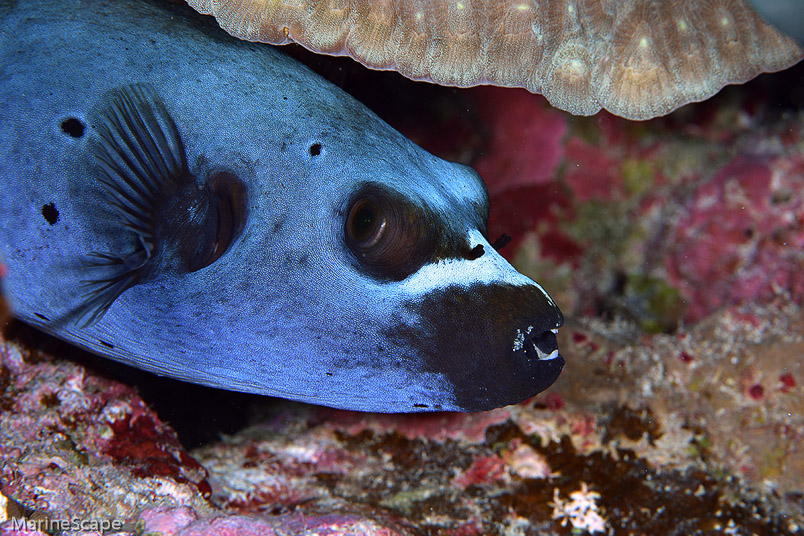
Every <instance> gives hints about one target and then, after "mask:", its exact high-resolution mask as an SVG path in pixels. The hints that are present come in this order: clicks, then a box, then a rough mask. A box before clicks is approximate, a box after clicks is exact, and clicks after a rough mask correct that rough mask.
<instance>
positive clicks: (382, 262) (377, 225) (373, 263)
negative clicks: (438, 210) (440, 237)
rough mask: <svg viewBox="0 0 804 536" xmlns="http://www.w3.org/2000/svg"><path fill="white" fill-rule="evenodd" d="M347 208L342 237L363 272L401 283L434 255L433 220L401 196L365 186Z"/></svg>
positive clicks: (421, 208) (419, 207) (380, 187)
mask: <svg viewBox="0 0 804 536" xmlns="http://www.w3.org/2000/svg"><path fill="white" fill-rule="evenodd" d="M347 207H348V210H346V211H344V212H346V218H345V220H344V222H343V236H344V239H345V242H346V245H347V247H348V249H349V250H350V251H351V254H352V255H353V258H354V259H355V261H356V262H355V267H356V268H358V269H359V270H361V271H363V272H364V273H367V274H369V275H371V276H372V277H374V278H376V279H381V280H392V281H401V280H402V279H405V278H406V277H407V276H408V275H410V274H411V273H413V272H415V271H416V270H417V269H418V268H419V267H421V265H422V264H424V263H425V262H427V261H428V260H430V259H431V258H432V256H433V254H434V253H435V248H436V241H435V238H436V235H435V228H434V225H433V223H434V222H433V218H432V217H430V216H429V212H428V211H427V210H426V209H425V208H423V207H421V206H418V205H417V204H415V203H413V202H412V201H411V200H410V199H408V198H407V197H405V196H404V195H402V194H400V193H398V192H394V191H391V190H389V189H387V188H384V187H382V186H380V185H377V184H373V183H371V184H366V185H364V186H363V187H362V188H361V189H360V190H359V191H358V192H356V193H355V195H354V196H353V197H352V200H351V201H350V202H349V204H348V205H347Z"/></svg>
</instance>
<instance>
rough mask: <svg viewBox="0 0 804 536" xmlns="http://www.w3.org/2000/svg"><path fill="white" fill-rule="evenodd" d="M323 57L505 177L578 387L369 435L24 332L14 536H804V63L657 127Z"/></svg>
mask: <svg viewBox="0 0 804 536" xmlns="http://www.w3.org/2000/svg"><path fill="white" fill-rule="evenodd" d="M301 55H303V56H305V57H306V58H307V59H308V61H310V62H311V63H312V64H313V65H314V67H315V68H316V69H318V70H320V71H322V72H323V73H324V74H325V75H326V76H328V77H330V78H331V79H333V80H334V81H335V82H337V83H339V84H340V85H342V86H344V87H345V88H346V89H347V90H348V91H350V92H352V93H353V94H355V95H356V96H358V98H360V99H361V100H364V102H366V103H367V104H368V105H369V106H371V107H372V108H373V109H375V110H376V111H377V112H378V113H379V114H380V115H381V116H383V117H384V118H386V120H388V121H389V122H391V123H392V124H393V125H394V126H396V127H397V128H399V129H400V130H402V131H403V132H404V133H405V134H406V135H408V136H409V137H411V138H412V139H413V140H414V141H416V142H417V143H420V144H421V145H423V146H425V147H426V148H428V149H429V150H431V151H433V152H434V153H436V154H438V155H440V156H443V157H445V158H448V159H452V160H459V161H462V162H465V163H468V164H471V165H473V166H474V167H475V168H476V169H477V170H478V171H479V172H480V173H481V175H482V176H483V177H484V178H485V179H486V181H487V183H488V187H489V193H490V197H491V202H492V214H491V222H490V226H489V234H490V235H491V238H492V239H494V238H495V237H496V236H497V235H499V234H501V233H507V234H509V235H510V236H511V237H512V241H511V243H510V244H509V245H507V246H506V247H505V248H503V250H502V253H503V254H504V255H505V256H507V257H508V258H509V259H510V260H512V261H513V262H514V263H515V265H516V266H517V267H518V268H519V269H520V270H521V271H522V272H524V273H526V274H528V275H530V276H531V277H533V278H534V279H536V280H538V281H539V282H540V283H542V284H543V285H544V286H545V288H547V289H548V290H549V291H550V293H551V294H552V295H553V297H554V298H555V299H556V301H557V302H558V304H559V305H560V306H561V308H562V310H563V311H564V314H565V317H566V324H565V326H564V327H563V328H562V329H561V331H560V337H559V342H560V344H561V350H562V355H563V356H564V357H565V359H566V361H567V365H566V368H565V370H564V372H563V374H562V376H561V377H560V378H559V380H558V381H557V382H556V384H555V385H554V386H553V387H551V388H550V389H549V390H548V391H546V392H544V393H542V394H541V395H539V396H538V397H536V398H534V399H532V400H529V401H526V402H523V403H522V404H519V405H517V406H512V407H508V408H503V409H500V410H496V411H490V412H485V413H480V414H471V415H464V414H430V415H370V414H360V413H352V412H345V411H336V410H331V409H325V408H317V407H311V406H305V405H302V404H295V403H290V402H284V401H277V400H272V399H266V398H261V397H256V396H248V395H241V394H235V393H226V392H223V391H215V390H211V389H205V388H201V387H195V386H190V385H187V384H182V383H180V382H174V381H170V380H164V379H158V378H155V377H153V376H151V375H148V374H146V373H141V372H138V371H134V370H132V369H127V368H125V367H121V366H118V365H116V364H114V363H111V362H109V361H107V360H103V359H100V358H96V357H93V356H90V355H88V354H85V353H83V352H81V351H79V350H76V349H74V348H72V347H70V346H68V345H66V344H63V343H60V342H58V341H55V340H53V339H50V338H48V337H45V336H44V335H41V334H39V333H37V332H35V331H33V330H31V329H30V328H27V327H25V326H23V325H21V324H19V323H16V322H10V323H8V325H7V326H6V328H5V332H4V333H5V335H4V338H3V340H2V346H0V493H1V495H0V534H2V535H12V534H14V535H16V534H23V533H25V534H40V532H36V531H33V532H30V531H29V532H24V531H21V530H19V526H18V520H19V519H26V520H28V521H30V522H31V523H32V524H33V525H31V526H30V527H29V528H40V529H45V528H48V529H50V533H56V532H57V530H53V527H54V525H53V522H56V521H60V522H68V523H69V522H72V521H83V522H84V527H83V528H84V529H93V528H96V527H94V526H93V525H92V523H94V522H97V523H100V522H101V521H111V520H116V521H119V522H120V524H121V525H122V526H120V527H118V528H117V530H116V532H117V533H121V534H126V535H130V534H138V535H139V534H157V533H161V534H165V535H170V534H176V535H182V536H187V535H202V534H203V535H218V534H221V535H223V534H227V535H238V536H239V535H251V534H255V535H256V534H264V535H271V534H311V535H312V534H321V535H324V534H365V535H388V536H390V535H396V534H410V535H437V534H438V535H452V536H469V535H551V534H584V533H592V534H622V535H643V534H645V535H648V534H650V535H653V534H659V535H665V534H668V535H670V534H675V535H692V534H736V535H749V534H758V535H771V534H797V533H800V532H801V531H802V530H804V495H802V493H803V492H804V452H803V451H802V446H801V445H802V444H803V443H802V435H803V434H804V416H803V415H802V410H804V396H802V395H803V393H802V382H804V369H802V357H804V312H803V311H802V308H801V305H802V303H803V302H804V66H801V65H800V66H798V67H796V68H794V69H791V70H788V71H786V72H784V73H779V74H776V75H766V76H763V77H760V78H759V79H757V80H755V81H753V82H752V83H750V84H747V85H745V86H740V87H732V88H727V89H726V90H725V91H723V92H721V93H720V94H719V95H718V96H716V97H715V98H713V99H711V100H709V101H707V102H704V103H700V104H695V105H690V106H686V107H684V108H682V109H680V110H678V111H677V112H675V113H673V114H671V115H670V116H668V117H665V118H660V119H656V120H651V121H647V122H640V123H635V122H628V121H625V120H622V119H619V118H616V117H613V116H611V115H608V114H606V113H602V114H599V115H597V116H594V117H588V118H576V117H572V116H569V115H567V114H565V113H563V112H559V111H556V110H553V109H551V108H550V107H549V106H548V105H547V104H546V102H545V100H544V99H543V98H542V97H540V96H535V95H530V94H528V93H526V92H524V91H522V90H508V89H499V88H476V89H471V90H455V89H450V88H439V87H435V86H430V85H427V84H420V83H419V84H416V83H412V82H408V81H405V80H403V79H401V78H400V77H398V76H396V75H393V74H390V73H371V72H367V71H365V70H363V69H362V68H359V67H357V66H355V65H354V64H352V63H350V62H348V61H346V60H337V61H330V60H326V59H318V58H313V59H310V58H309V56H307V55H306V54H301ZM48 523H50V526H49V527H47V524H48ZM34 525H35V527H34ZM68 528H71V527H68ZM79 528H80V527H79ZM113 532H115V531H112V532H110V533H113ZM73 533H81V531H80V530H79V531H78V532H73ZM84 533H87V534H91V533H92V532H91V531H89V532H87V531H84Z"/></svg>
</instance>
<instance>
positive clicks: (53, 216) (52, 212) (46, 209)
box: [42, 202, 59, 225]
mask: <svg viewBox="0 0 804 536" xmlns="http://www.w3.org/2000/svg"><path fill="white" fill-rule="evenodd" d="M42 216H43V217H44V218H45V221H47V222H48V223H49V224H50V225H56V222H57V221H59V211H58V209H57V208H56V203H53V202H50V203H48V204H46V205H42Z"/></svg>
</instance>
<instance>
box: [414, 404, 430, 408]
mask: <svg viewBox="0 0 804 536" xmlns="http://www.w3.org/2000/svg"><path fill="white" fill-rule="evenodd" d="M413 407H414V408H427V407H429V406H428V405H427V404H413Z"/></svg>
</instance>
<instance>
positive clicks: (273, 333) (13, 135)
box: [0, 0, 564, 412]
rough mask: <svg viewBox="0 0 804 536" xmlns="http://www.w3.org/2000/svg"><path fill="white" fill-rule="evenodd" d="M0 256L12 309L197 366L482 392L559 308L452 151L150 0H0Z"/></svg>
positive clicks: (499, 391) (529, 373) (535, 369)
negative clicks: (440, 154)
mask: <svg viewBox="0 0 804 536" xmlns="http://www.w3.org/2000/svg"><path fill="white" fill-rule="evenodd" d="M0 18H1V19H2V22H0V25H1V26H0V27H1V28H2V32H1V33H0V71H2V73H3V79H2V84H0V176H2V181H3V182H2V184H3V195H2V196H1V197H0V223H2V229H1V230H0V262H3V263H4V264H5V265H6V269H7V275H6V277H5V279H4V280H3V287H4V289H3V290H4V293H5V295H6V298H7V300H8V302H9V305H10V307H11V310H12V312H13V314H14V315H15V316H17V317H18V318H19V319H21V320H23V321H24V322H27V323H29V324H32V325H34V326H36V327H38V328H40V329H42V330H44V331H45V332H48V333H51V334H53V335H56V336H57V337H60V338H62V339H65V340H67V341H69V342H71V343H74V344H76V345H78V346H80V347H83V348H85V349H87V350H89V351H91V352H95V353H97V354H100V355H102V356H106V357H109V358H112V359H115V360H118V361H121V362H123V363H126V364H129V365H132V366H135V367H138V368H141V369H145V370H148V371H151V372H154V373H156V374H160V375H166V376H171V377H174V378H178V379H182V380H186V381H190V382H195V383H198V384H203V385H208V386H213V387H219V388H224V389H230V390H237V391H243V392H249V393H259V394H264V395H271V396H278V397H284V398H288V399H293V400H299V401H305V402H309V403H314V404H320V405H326V406H332V407H337V408H345V409H353V410H364V411H378V412H415V411H439V410H458V411H480V410H488V409H491V408H496V407H500V406H504V405H508V404H514V403H518V402H520V401H522V400H524V399H527V398H529V397H531V396H534V395H536V394H537V393H539V392H541V391H542V390H544V389H546V388H547V387H548V386H550V385H551V384H552V383H553V382H554V381H555V379H556V378H557V377H558V375H559V373H560V372H561V369H562V367H563V365H564V360H563V359H562V357H561V356H560V355H559V352H558V347H557V343H556V333H557V330H558V328H559V327H560V326H561V324H562V321H563V319H562V315H561V312H560V311H559V309H558V307H557V306H556V304H555V303H554V302H553V300H552V299H551V298H550V296H549V295H548V294H547V293H546V292H545V291H544V290H543V289H542V287H541V286H539V285H538V284H537V283H535V282H534V281H532V280H531V279H529V278H527V277H525V276H524V275H522V274H520V273H518V272H517V271H516V270H515V269H514V268H513V267H512V266H511V265H509V264H508V263H507V262H506V261H505V260H504V259H503V258H502V257H501V256H500V255H499V254H498V253H497V252H496V251H495V249H494V248H493V247H492V246H491V245H490V243H489V241H488V240H487V233H486V222H487V217H488V208H489V206H488V195H487V192H486V188H485V186H484V184H483V182H482V180H481V179H480V177H479V176H478V175H477V174H476V173H475V172H474V171H472V170H471V169H469V168H468V167H465V166H463V165H459V164H455V163H450V162H446V161H444V160H441V159H439V158H436V157H435V156H433V155H431V154H429V153H427V152H425V151H424V150H422V149H420V148H419V147H417V146H416V145H414V144H413V143H412V142H410V141H409V140H407V139H406V138H404V137H403V136H402V135H400V134H399V133H397V132H396V131H394V130H393V129H392V128H391V127H389V126H388V125H387V124H385V123H384V122H383V121H381V120H380V119H379V118H378V117H376V116H375V115H374V114H373V113H372V112H370V111H369V110H368V109H366V108H365V107H364V106H363V105H361V104H360V103H358V102H356V101H355V100H354V99H353V98H351V97H350V96H349V95H347V94H345V93H344V92H342V91H341V90H339V89H338V88H336V87H334V86H333V85H331V84H330V83H328V82H326V81H324V80H322V79H321V78H320V77H318V76H317V75H315V74H314V73H312V72H310V71H309V70H308V69H307V68H305V67H303V66H302V65H300V64H298V63H297V62H295V61H294V60H292V59H290V58H288V57H286V56H285V55H283V54H282V53H281V52H278V51H276V50H275V49H273V48H271V47H270V46H267V45H258V44H253V43H245V42H241V41H237V40H235V39H234V38H231V37H229V36H228V35H226V34H225V33H224V32H223V31H221V30H220V29H219V28H218V27H217V26H215V25H214V23H213V22H212V21H211V19H207V18H204V17H201V16H199V15H197V14H194V13H193V12H191V11H190V10H189V9H188V8H185V7H179V6H175V5H169V4H167V3H163V2H161V1H157V0H74V1H69V2H68V1H66V0H14V1H10V0H0Z"/></svg>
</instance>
